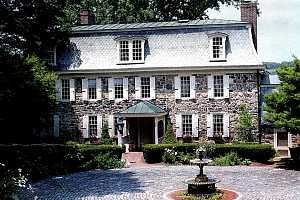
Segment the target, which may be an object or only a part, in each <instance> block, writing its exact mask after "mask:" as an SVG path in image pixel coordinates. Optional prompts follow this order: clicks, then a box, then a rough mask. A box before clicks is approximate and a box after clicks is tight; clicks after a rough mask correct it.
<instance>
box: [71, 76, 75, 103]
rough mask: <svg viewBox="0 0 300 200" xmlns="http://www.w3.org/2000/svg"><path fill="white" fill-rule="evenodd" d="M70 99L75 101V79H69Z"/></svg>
mask: <svg viewBox="0 0 300 200" xmlns="http://www.w3.org/2000/svg"><path fill="white" fill-rule="evenodd" d="M70 101H75V79H70Z"/></svg>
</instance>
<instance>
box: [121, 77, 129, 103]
mask: <svg viewBox="0 0 300 200" xmlns="http://www.w3.org/2000/svg"><path fill="white" fill-rule="evenodd" d="M126 99H128V78H123V99H122V100H126Z"/></svg>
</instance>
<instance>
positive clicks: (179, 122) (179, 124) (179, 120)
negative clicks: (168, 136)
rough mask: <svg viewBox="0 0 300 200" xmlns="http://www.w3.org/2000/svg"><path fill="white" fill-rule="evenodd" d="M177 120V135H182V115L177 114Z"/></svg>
mask: <svg viewBox="0 0 300 200" xmlns="http://www.w3.org/2000/svg"><path fill="white" fill-rule="evenodd" d="M175 121H176V127H175V128H176V137H182V115H181V114H176V115H175Z"/></svg>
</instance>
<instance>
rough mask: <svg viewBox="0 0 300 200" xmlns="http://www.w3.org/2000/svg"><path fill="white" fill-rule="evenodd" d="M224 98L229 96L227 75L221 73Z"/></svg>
mask: <svg viewBox="0 0 300 200" xmlns="http://www.w3.org/2000/svg"><path fill="white" fill-rule="evenodd" d="M223 91H224V98H229V75H223Z"/></svg>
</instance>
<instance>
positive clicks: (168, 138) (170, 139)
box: [163, 120, 177, 144]
mask: <svg viewBox="0 0 300 200" xmlns="http://www.w3.org/2000/svg"><path fill="white" fill-rule="evenodd" d="M176 142H177V139H176V136H175V134H174V132H173V126H172V123H171V121H170V120H168V121H167V129H166V132H165V135H164V139H163V143H164V144H174V143H176Z"/></svg>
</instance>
